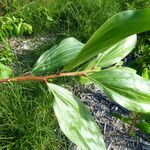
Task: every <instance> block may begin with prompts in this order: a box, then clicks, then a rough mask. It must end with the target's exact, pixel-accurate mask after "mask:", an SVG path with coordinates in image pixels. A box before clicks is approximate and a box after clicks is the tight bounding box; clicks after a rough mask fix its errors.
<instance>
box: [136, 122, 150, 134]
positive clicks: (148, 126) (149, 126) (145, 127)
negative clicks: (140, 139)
mask: <svg viewBox="0 0 150 150" xmlns="http://www.w3.org/2000/svg"><path fill="white" fill-rule="evenodd" d="M135 126H136V127H138V128H139V129H140V130H142V131H143V132H145V133H150V123H148V122H145V121H143V122H140V123H138V124H136V125H135Z"/></svg>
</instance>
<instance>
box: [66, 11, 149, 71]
mask: <svg viewBox="0 0 150 150" xmlns="http://www.w3.org/2000/svg"><path fill="white" fill-rule="evenodd" d="M149 16H150V9H143V10H129V11H123V12H120V13H118V14H116V15H114V16H113V17H112V18H110V19H109V20H108V21H106V22H105V23H104V24H103V25H102V26H101V27H100V28H99V29H98V30H97V31H96V32H95V33H94V34H93V36H92V37H91V38H90V39H89V40H88V41H87V43H86V45H85V46H84V47H83V48H82V50H81V51H80V53H79V54H78V55H77V57H76V58H74V59H73V61H72V62H71V63H70V64H69V65H68V66H66V67H65V70H71V69H73V68H75V67H77V66H79V65H80V64H83V63H85V62H86V61H88V60H89V59H90V58H93V57H94V56H96V55H98V54H100V53H103V52H104V51H105V50H107V49H109V48H110V47H112V46H113V45H115V44H116V43H118V42H119V41H121V40H123V39H124V38H127V37H128V36H130V35H133V34H136V33H140V32H144V31H148V30H150V19H149Z"/></svg>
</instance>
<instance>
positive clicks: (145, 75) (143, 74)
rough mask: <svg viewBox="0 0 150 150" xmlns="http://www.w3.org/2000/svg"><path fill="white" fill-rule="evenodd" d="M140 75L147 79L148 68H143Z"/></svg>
mask: <svg viewBox="0 0 150 150" xmlns="http://www.w3.org/2000/svg"><path fill="white" fill-rule="evenodd" d="M142 77H143V78H146V79H149V78H150V77H149V70H148V68H145V69H144V70H143V72H142Z"/></svg>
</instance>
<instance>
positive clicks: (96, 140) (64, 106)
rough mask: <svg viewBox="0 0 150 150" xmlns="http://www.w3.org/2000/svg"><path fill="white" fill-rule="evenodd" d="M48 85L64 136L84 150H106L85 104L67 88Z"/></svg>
mask: <svg viewBox="0 0 150 150" xmlns="http://www.w3.org/2000/svg"><path fill="white" fill-rule="evenodd" d="M47 85H48V87H49V90H50V91H51V92H52V94H53V96H54V102H53V108H54V111H55V114H56V117H57V119H58V122H59V125H60V128H61V130H62V131H63V132H64V134H65V135H66V136H67V137H68V138H69V139H70V140H71V141H72V142H74V143H75V144H76V145H77V146H78V147H79V148H81V149H82V150H92V149H93V150H105V144H104V141H103V138H102V135H101V132H100V130H99V127H98V125H97V124H96V122H95V121H94V119H93V118H92V115H91V113H90V112H89V111H88V109H87V108H86V107H85V106H84V104H83V103H81V102H80V100H79V99H78V98H77V97H76V96H74V95H73V94H72V93H71V92H69V91H68V90H66V89H65V88H62V87H60V86H57V85H54V84H51V83H47Z"/></svg>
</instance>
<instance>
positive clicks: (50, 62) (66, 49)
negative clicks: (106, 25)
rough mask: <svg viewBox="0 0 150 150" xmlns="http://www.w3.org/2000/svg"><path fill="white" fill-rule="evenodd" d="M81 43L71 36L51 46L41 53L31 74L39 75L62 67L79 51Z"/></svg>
mask: <svg viewBox="0 0 150 150" xmlns="http://www.w3.org/2000/svg"><path fill="white" fill-rule="evenodd" d="M83 45H84V44H83V43H81V42H79V41H78V40H76V39H75V38H73V37H70V38H67V39H64V40H62V41H61V42H60V44H59V45H58V46H55V47H52V48H51V49H50V50H48V51H46V52H45V53H44V54H42V55H41V57H40V58H39V60H38V61H37V62H36V64H35V66H34V68H33V70H32V74H33V75H41V74H46V73H52V72H56V71H57V70H60V69H62V68H63V67H64V66H65V65H67V64H68V63H69V62H70V60H72V59H73V58H74V57H75V56H76V55H77V54H78V53H79V51H80V50H81V48H82V47H83Z"/></svg>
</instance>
